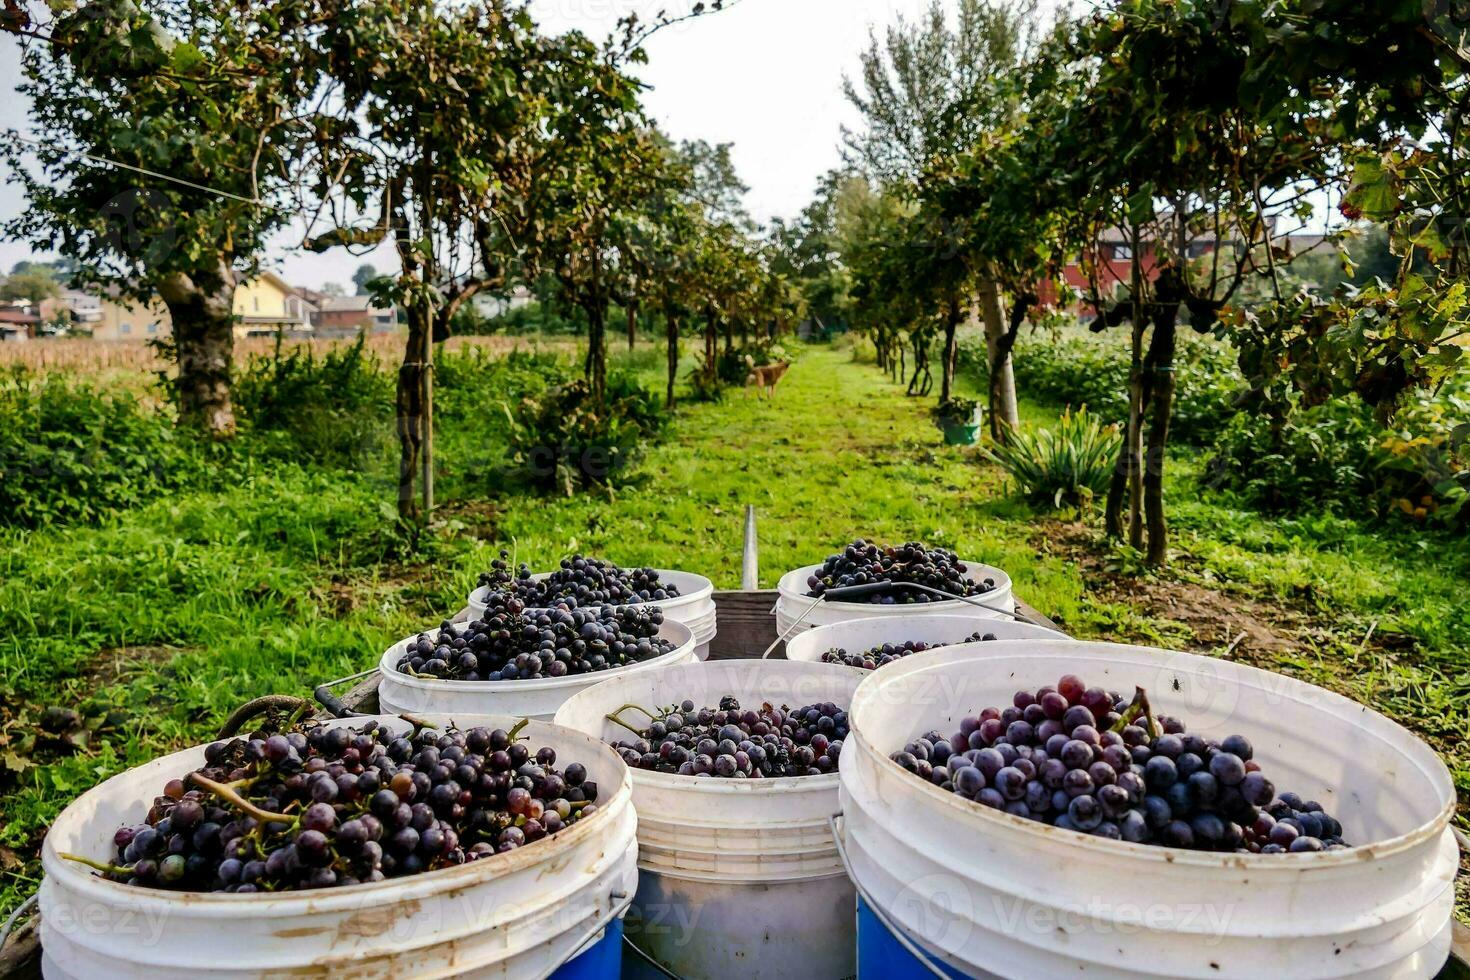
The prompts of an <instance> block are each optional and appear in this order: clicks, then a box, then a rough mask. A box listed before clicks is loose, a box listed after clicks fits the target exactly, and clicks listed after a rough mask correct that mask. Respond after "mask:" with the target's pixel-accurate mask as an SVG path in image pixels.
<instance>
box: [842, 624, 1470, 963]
mask: <svg viewBox="0 0 1470 980" xmlns="http://www.w3.org/2000/svg"><path fill="white" fill-rule="evenodd" d="M1065 673H1075V674H1078V675H1079V676H1081V677H1082V678H1083V679H1084V680H1085V681H1086V682H1087V683H1089V684H1094V685H1099V686H1103V687H1108V688H1113V689H1117V690H1123V691H1126V690H1131V689H1132V687H1133V686H1135V685H1142V686H1144V687H1145V688H1146V689H1147V690H1148V691H1149V696H1150V699H1151V701H1152V703H1153V707H1154V709H1155V710H1156V711H1159V712H1163V713H1166V714H1172V715H1176V716H1178V717H1180V718H1181V719H1183V721H1184V723H1185V724H1186V726H1187V727H1188V729H1189V730H1190V731H1192V732H1196V733H1198V734H1200V735H1203V736H1205V737H1215V738H1218V737H1221V736H1223V735H1225V734H1229V733H1239V734H1243V735H1245V736H1247V737H1248V738H1250V739H1251V740H1252V742H1253V743H1254V746H1255V757H1256V758H1257V759H1259V760H1260V761H1261V764H1262V767H1263V769H1264V771H1265V772H1266V773H1267V774H1268V776H1270V778H1271V779H1272V780H1273V781H1274V782H1275V784H1276V786H1277V787H1278V788H1279V789H1282V790H1286V789H1290V790H1292V791H1295V792H1297V793H1299V794H1301V795H1302V796H1304V797H1305V798H1309V799H1316V800H1318V801H1320V802H1321V803H1322V804H1323V806H1324V807H1326V808H1327V809H1328V810H1329V811H1331V812H1332V813H1333V815H1334V816H1336V817H1337V818H1338V819H1339V820H1340V821H1341V822H1342V824H1343V828H1344V837H1345V838H1346V839H1347V840H1349V841H1350V842H1352V843H1354V844H1357V845H1358V846H1357V847H1354V848H1352V849H1350V850H1344V851H1327V852H1320V853H1305V854H1287V855H1251V854H1234V853H1204V852H1198V851H1187V850H1178V849H1174V848H1165V847H1155V846H1149V845H1141V844H1127V843H1123V842H1119V841H1112V840H1104V839H1101V838H1096V837H1091V836H1087V835H1083V834H1078V833H1075V832H1073V831H1069V830H1061V829H1057V828H1054V827H1049V826H1046V825H1043V824H1040V823H1036V822H1033V821H1029V820H1023V819H1021V818H1018V817H1015V816H1012V815H1009V814H1006V813H1003V812H1001V811H997V810H991V809H988V808H985V807H982V806H979V805H977V804H975V803H972V802H970V801H968V800H965V799H963V798H961V797H958V796H955V795H953V794H951V793H947V792H945V791H943V790H941V789H939V788H938V787H936V786H933V785H931V784H929V783H927V782H924V781H922V780H919V779H916V778H915V777H914V776H912V775H911V774H909V773H907V772H904V771H903V770H902V769H900V768H899V767H898V766H897V765H895V764H894V763H892V762H890V761H889V760H888V755H889V753H891V752H893V751H896V750H897V749H900V748H902V746H903V744H904V743H905V742H906V741H908V740H909V739H912V738H913V737H915V736H916V735H918V734H920V733H922V732H924V731H927V730H930V729H936V728H937V729H939V730H941V731H949V730H952V729H953V728H955V727H957V726H958V723H959V720H960V719H961V718H963V717H965V716H966V715H971V714H973V713H975V712H978V711H979V710H980V709H981V708H983V707H986V706H989V705H1002V704H1007V703H1009V702H1010V698H1011V695H1012V694H1013V693H1014V692H1015V691H1016V690H1019V689H1029V690H1035V689H1036V688H1037V687H1039V686H1042V685H1044V684H1055V683H1056V681H1057V679H1058V678H1059V677H1060V676H1061V675H1062V674H1065ZM851 724H852V727H853V730H852V734H851V736H850V737H849V740H848V742H847V743H846V744H845V746H844V749H843V755H842V768H841V771H840V780H841V798H842V811H843V818H842V833H843V841H844V844H845V846H846V850H847V855H848V858H849V860H850V863H851V867H852V871H853V875H854V878H855V880H856V882H857V883H858V885H859V886H860V888H861V890H862V892H863V894H864V896H865V898H866V899H867V900H869V901H871V902H872V903H873V904H874V906H875V907H876V908H877V909H879V910H881V911H882V912H883V913H884V914H885V915H886V916H887V917H888V918H889V920H890V921H891V922H892V923H893V924H894V925H895V926H896V927H897V928H898V929H900V930H902V931H903V933H904V934H905V935H906V936H907V937H909V938H911V939H912V940H914V941H915V942H916V943H917V944H918V945H920V946H921V947H923V948H924V949H925V950H927V951H928V952H929V953H930V954H931V955H933V956H934V957H935V958H936V959H938V960H939V961H940V962H942V963H943V964H944V965H945V966H946V967H948V968H952V969H954V970H955V971H957V972H959V973H962V974H966V975H977V976H978V975H991V974H993V975H997V976H1004V977H1027V978H1030V977H1075V976H1079V975H1081V976H1089V977H1091V976H1097V977H1125V976H1159V977H1166V976H1167V977H1258V976H1290V977H1346V976H1354V977H1357V976H1365V977H1429V976H1433V975H1434V974H1435V972H1436V971H1437V970H1438V969H1439V967H1440V966H1441V965H1442V964H1443V963H1444V961H1445V958H1446V956H1447V954H1448V949H1449V939H1450V916H1451V911H1452V907H1453V900H1454V892H1453V880H1454V875H1455V871H1456V865H1457V852H1456V848H1455V843H1454V840H1453V837H1452V836H1451V834H1450V831H1449V820H1450V817H1451V815H1452V813H1453V809H1454V804H1455V794H1454V787H1453V784H1452V782H1451V780H1450V776H1449V773H1448V772H1447V771H1446V769H1445V766H1444V764H1443V762H1442V761H1441V760H1440V759H1439V757H1438V756H1437V755H1435V753H1434V752H1433V751H1432V750H1431V749H1430V748H1429V747H1428V746H1426V745H1425V744H1424V743H1423V742H1421V741H1419V740H1418V739H1417V738H1415V737H1414V736H1413V735H1411V734H1410V733H1409V732H1407V731H1405V730H1404V729H1403V728H1401V727H1399V726H1398V725H1396V724H1394V723H1393V722H1391V721H1389V720H1388V719H1387V718H1384V717H1383V716H1382V715H1380V714H1378V713H1376V712H1374V711H1372V710H1370V709H1368V708H1365V707H1363V706H1362V705H1359V704H1356V703H1354V702H1352V701H1349V700H1347V699H1345V698H1342V697H1339V696H1338V695H1335V694H1332V693H1330V692H1328V691H1324V690H1322V689H1320V688H1316V687H1313V686H1311V685H1309V684H1305V683H1302V682H1300V681H1296V680H1292V679H1290V678H1286V677H1282V676H1280V675H1276V674H1271V673H1268V672H1266V671H1262V670H1257V669H1255V668H1251V667H1246V666H1243V665H1240V664H1233V663H1228V662H1225V661H1220V660H1216V659H1212V658H1209V657H1202V656H1195V655H1191V654H1183V653H1170V652H1167V651H1160V650H1153V649H1148V648H1143V647H1132V646H1123V645H1115V644H1105V643H1079V642H1074V641H1059V642H1052V641H1045V640H1041V641H1037V640H1032V641H997V642H991V643H975V644H968V645H961V646H955V647H946V648H944V649H941V650H936V651H933V652H930V653H924V654H918V655H914V656H911V657H906V658H904V659H903V660H901V661H900V662H898V663H896V664H891V665H889V666H888V667H885V668H884V669H883V670H880V671H872V672H870V673H868V674H867V675H866V677H865V678H864V680H863V682H862V684H861V686H860V687H859V688H858V691H857V694H856V695H855V696H854V703H853V709H852V712H851Z"/></svg>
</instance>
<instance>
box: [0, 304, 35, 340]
mask: <svg viewBox="0 0 1470 980" xmlns="http://www.w3.org/2000/svg"><path fill="white" fill-rule="evenodd" d="M29 307H30V304H29V303H26V304H22V305H20V306H4V307H0V341H4V342H15V341H23V340H30V339H31V338H32V337H34V336H36V331H37V330H38V329H39V328H40V326H41V316H40V314H38V313H36V312H34V311H32V310H31V309H30V308H29Z"/></svg>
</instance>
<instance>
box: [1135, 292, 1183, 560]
mask: <svg viewBox="0 0 1470 980" xmlns="http://www.w3.org/2000/svg"><path fill="white" fill-rule="evenodd" d="M1178 319H1179V307H1178V305H1177V304H1170V305H1167V306H1164V307H1161V308H1160V309H1159V311H1158V313H1157V314H1156V315H1155V317H1154V336H1153V340H1152V342H1151V343H1150V344H1149V358H1148V360H1149V364H1148V367H1149V372H1150V375H1151V377H1150V384H1149V409H1150V411H1149V426H1148V457H1147V460H1146V462H1147V466H1146V468H1145V469H1144V471H1143V505H1144V512H1145V520H1146V522H1147V527H1148V563H1149V564H1150V565H1162V564H1164V562H1165V561H1167V560H1168V557H1169V525H1168V523H1167V522H1166V521H1165V520H1164V452H1165V449H1166V448H1167V446H1168V444H1169V415H1170V413H1171V412H1172V411H1173V408H1174V347H1175V339H1176V329H1177V321H1178Z"/></svg>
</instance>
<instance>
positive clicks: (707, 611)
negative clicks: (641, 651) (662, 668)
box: [468, 568, 716, 660]
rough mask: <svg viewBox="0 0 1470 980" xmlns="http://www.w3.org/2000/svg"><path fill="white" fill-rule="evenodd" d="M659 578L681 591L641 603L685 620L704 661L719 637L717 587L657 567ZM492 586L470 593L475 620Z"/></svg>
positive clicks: (470, 610) (666, 616) (691, 575)
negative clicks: (672, 595)
mask: <svg viewBox="0 0 1470 980" xmlns="http://www.w3.org/2000/svg"><path fill="white" fill-rule="evenodd" d="M654 571H656V572H658V577H659V581H661V582H666V583H668V584H669V585H673V586H676V587H677V588H678V590H679V594H678V595H676V596H674V597H673V598H672V599H658V600H655V601H653V602H640V603H638V604H639V605H641V606H657V607H658V608H660V609H662V610H663V611H664V619H665V621H667V620H673V621H674V622H676V623H683V624H684V625H685V626H687V627H689V630H690V632H692V633H693V634H694V646H695V657H696V658H697V659H699V660H704V659H706V658H707V657H708V656H709V645H710V641H711V640H713V639H714V638H715V633H716V625H715V599H714V595H715V586H714V583H713V582H711V581H710V580H709V579H707V578H705V577H704V576H703V575H695V574H694V573H693V572H679V571H674V570H672V569H666V568H656V569H654ZM550 574H551V573H550V572H540V573H537V574H536V575H532V576H531V578H533V579H536V580H538V581H539V580H541V579H544V578H546V577H547V576H548V575H550ZM488 591H489V586H485V585H482V586H480V587H479V588H477V589H475V590H474V591H473V592H471V593H470V595H469V608H468V614H469V618H470V619H471V620H475V619H480V618H481V617H483V616H484V615H485V609H486V606H485V596H486V593H487V592H488Z"/></svg>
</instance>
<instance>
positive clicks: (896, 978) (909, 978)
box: [857, 896, 964, 980]
mask: <svg viewBox="0 0 1470 980" xmlns="http://www.w3.org/2000/svg"><path fill="white" fill-rule="evenodd" d="M857 946H858V949H857V954H858V955H857V959H858V980H864V978H871V977H881V978H882V980H930V978H932V977H933V976H934V974H932V973H930V972H929V971H928V970H927V969H926V968H925V967H924V964H923V963H921V962H919V959H918V957H916V956H915V955H914V954H913V953H910V952H909V951H908V950H907V949H905V948H904V945H903V943H901V942H899V941H898V938H897V937H896V936H894V935H893V933H891V932H889V931H888V927H887V926H885V925H884V924H883V922H882V921H881V920H880V919H879V918H878V917H877V916H876V915H874V914H873V910H872V909H870V908H869V907H868V903H867V902H865V901H863V899H862V896H858V910H857ZM934 965H935V966H939V967H940V969H942V970H944V972H945V975H946V976H951V977H955V978H957V980H958V978H962V977H964V974H963V973H956V972H954V971H953V970H951V969H949V968H947V967H944V966H941V965H940V964H939V963H938V962H935V963H934Z"/></svg>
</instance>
